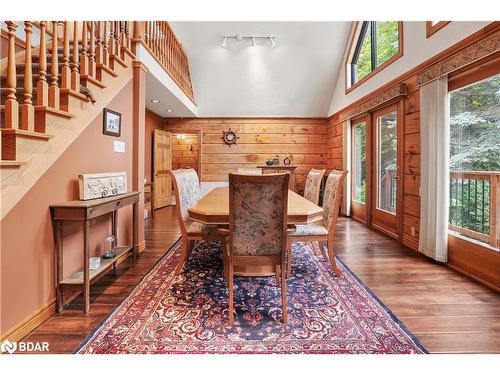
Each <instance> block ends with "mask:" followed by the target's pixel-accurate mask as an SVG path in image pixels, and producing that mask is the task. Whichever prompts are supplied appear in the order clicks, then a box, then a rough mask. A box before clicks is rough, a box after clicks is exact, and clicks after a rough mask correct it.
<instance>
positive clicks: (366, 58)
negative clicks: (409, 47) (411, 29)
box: [349, 21, 400, 86]
mask: <svg viewBox="0 0 500 375" xmlns="http://www.w3.org/2000/svg"><path fill="white" fill-rule="evenodd" d="M399 32H400V31H399V22H398V21H384V22H380V21H364V22H363V24H362V26H361V32H360V34H359V37H358V40H357V42H356V46H355V49H354V53H353V56H352V59H351V61H350V63H349V64H350V67H351V82H350V84H351V86H352V85H354V84H355V83H356V82H358V81H360V80H362V79H363V78H365V77H366V76H367V75H368V74H370V73H371V72H373V71H374V70H376V69H377V68H378V67H380V66H381V65H383V64H384V63H385V62H387V61H388V60H389V59H390V58H391V57H393V56H395V55H396V54H397V53H398V52H400V51H399V48H400V43H399V38H400V35H399Z"/></svg>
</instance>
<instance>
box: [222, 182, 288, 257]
mask: <svg viewBox="0 0 500 375" xmlns="http://www.w3.org/2000/svg"><path fill="white" fill-rule="evenodd" d="M283 189H284V187H283V185H282V184H270V183H248V182H245V183H239V182H236V183H235V185H234V193H233V196H232V197H230V199H232V200H233V213H232V215H233V225H234V228H232V231H233V235H232V249H233V254H234V255H277V254H280V253H281V251H283V250H284V247H285V244H284V241H285V238H283V225H284V223H283V210H284V202H283ZM285 189H286V187H285Z"/></svg>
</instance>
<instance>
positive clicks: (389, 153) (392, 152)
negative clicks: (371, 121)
mask: <svg viewBox="0 0 500 375" xmlns="http://www.w3.org/2000/svg"><path fill="white" fill-rule="evenodd" d="M376 130H377V193H378V194H377V195H378V197H377V208H378V209H380V210H384V211H387V212H391V213H394V214H395V213H396V191H397V190H396V189H397V182H398V181H397V113H396V112H390V113H387V114H384V115H382V116H380V117H378V118H377V129H376Z"/></svg>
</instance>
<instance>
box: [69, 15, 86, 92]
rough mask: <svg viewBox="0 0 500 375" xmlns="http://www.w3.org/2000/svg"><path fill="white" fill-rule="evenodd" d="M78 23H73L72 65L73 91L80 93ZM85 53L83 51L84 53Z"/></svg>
mask: <svg viewBox="0 0 500 375" xmlns="http://www.w3.org/2000/svg"><path fill="white" fill-rule="evenodd" d="M78 31H79V30H78V21H74V22H73V58H72V60H73V61H72V64H71V89H72V90H74V91H76V92H80V71H79V69H80V62H79V59H80V53H79V50H78V42H79V38H78V35H79V32H78ZM82 53H83V51H82Z"/></svg>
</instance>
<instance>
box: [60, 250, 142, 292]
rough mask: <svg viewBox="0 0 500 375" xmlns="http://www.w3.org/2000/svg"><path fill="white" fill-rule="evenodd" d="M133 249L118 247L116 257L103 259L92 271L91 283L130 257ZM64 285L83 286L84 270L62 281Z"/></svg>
mask: <svg viewBox="0 0 500 375" xmlns="http://www.w3.org/2000/svg"><path fill="white" fill-rule="evenodd" d="M132 249H133V247H132V246H117V247H116V248H115V252H116V257H114V258H110V259H103V258H101V264H100V266H99V267H98V268H96V269H95V270H90V281H92V279H94V278H96V277H97V276H99V275H100V274H101V273H103V272H105V271H106V270H108V269H109V268H110V267H111V266H112V265H113V264H114V263H116V262H118V261H119V260H120V259H122V258H123V257H124V256H126V255H128V253H129V252H131V250H132ZM61 284H63V285H82V284H83V270H82V271H78V272H75V273H74V274H72V275H71V276H70V277H68V278H66V279H64V280H62V281H61Z"/></svg>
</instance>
